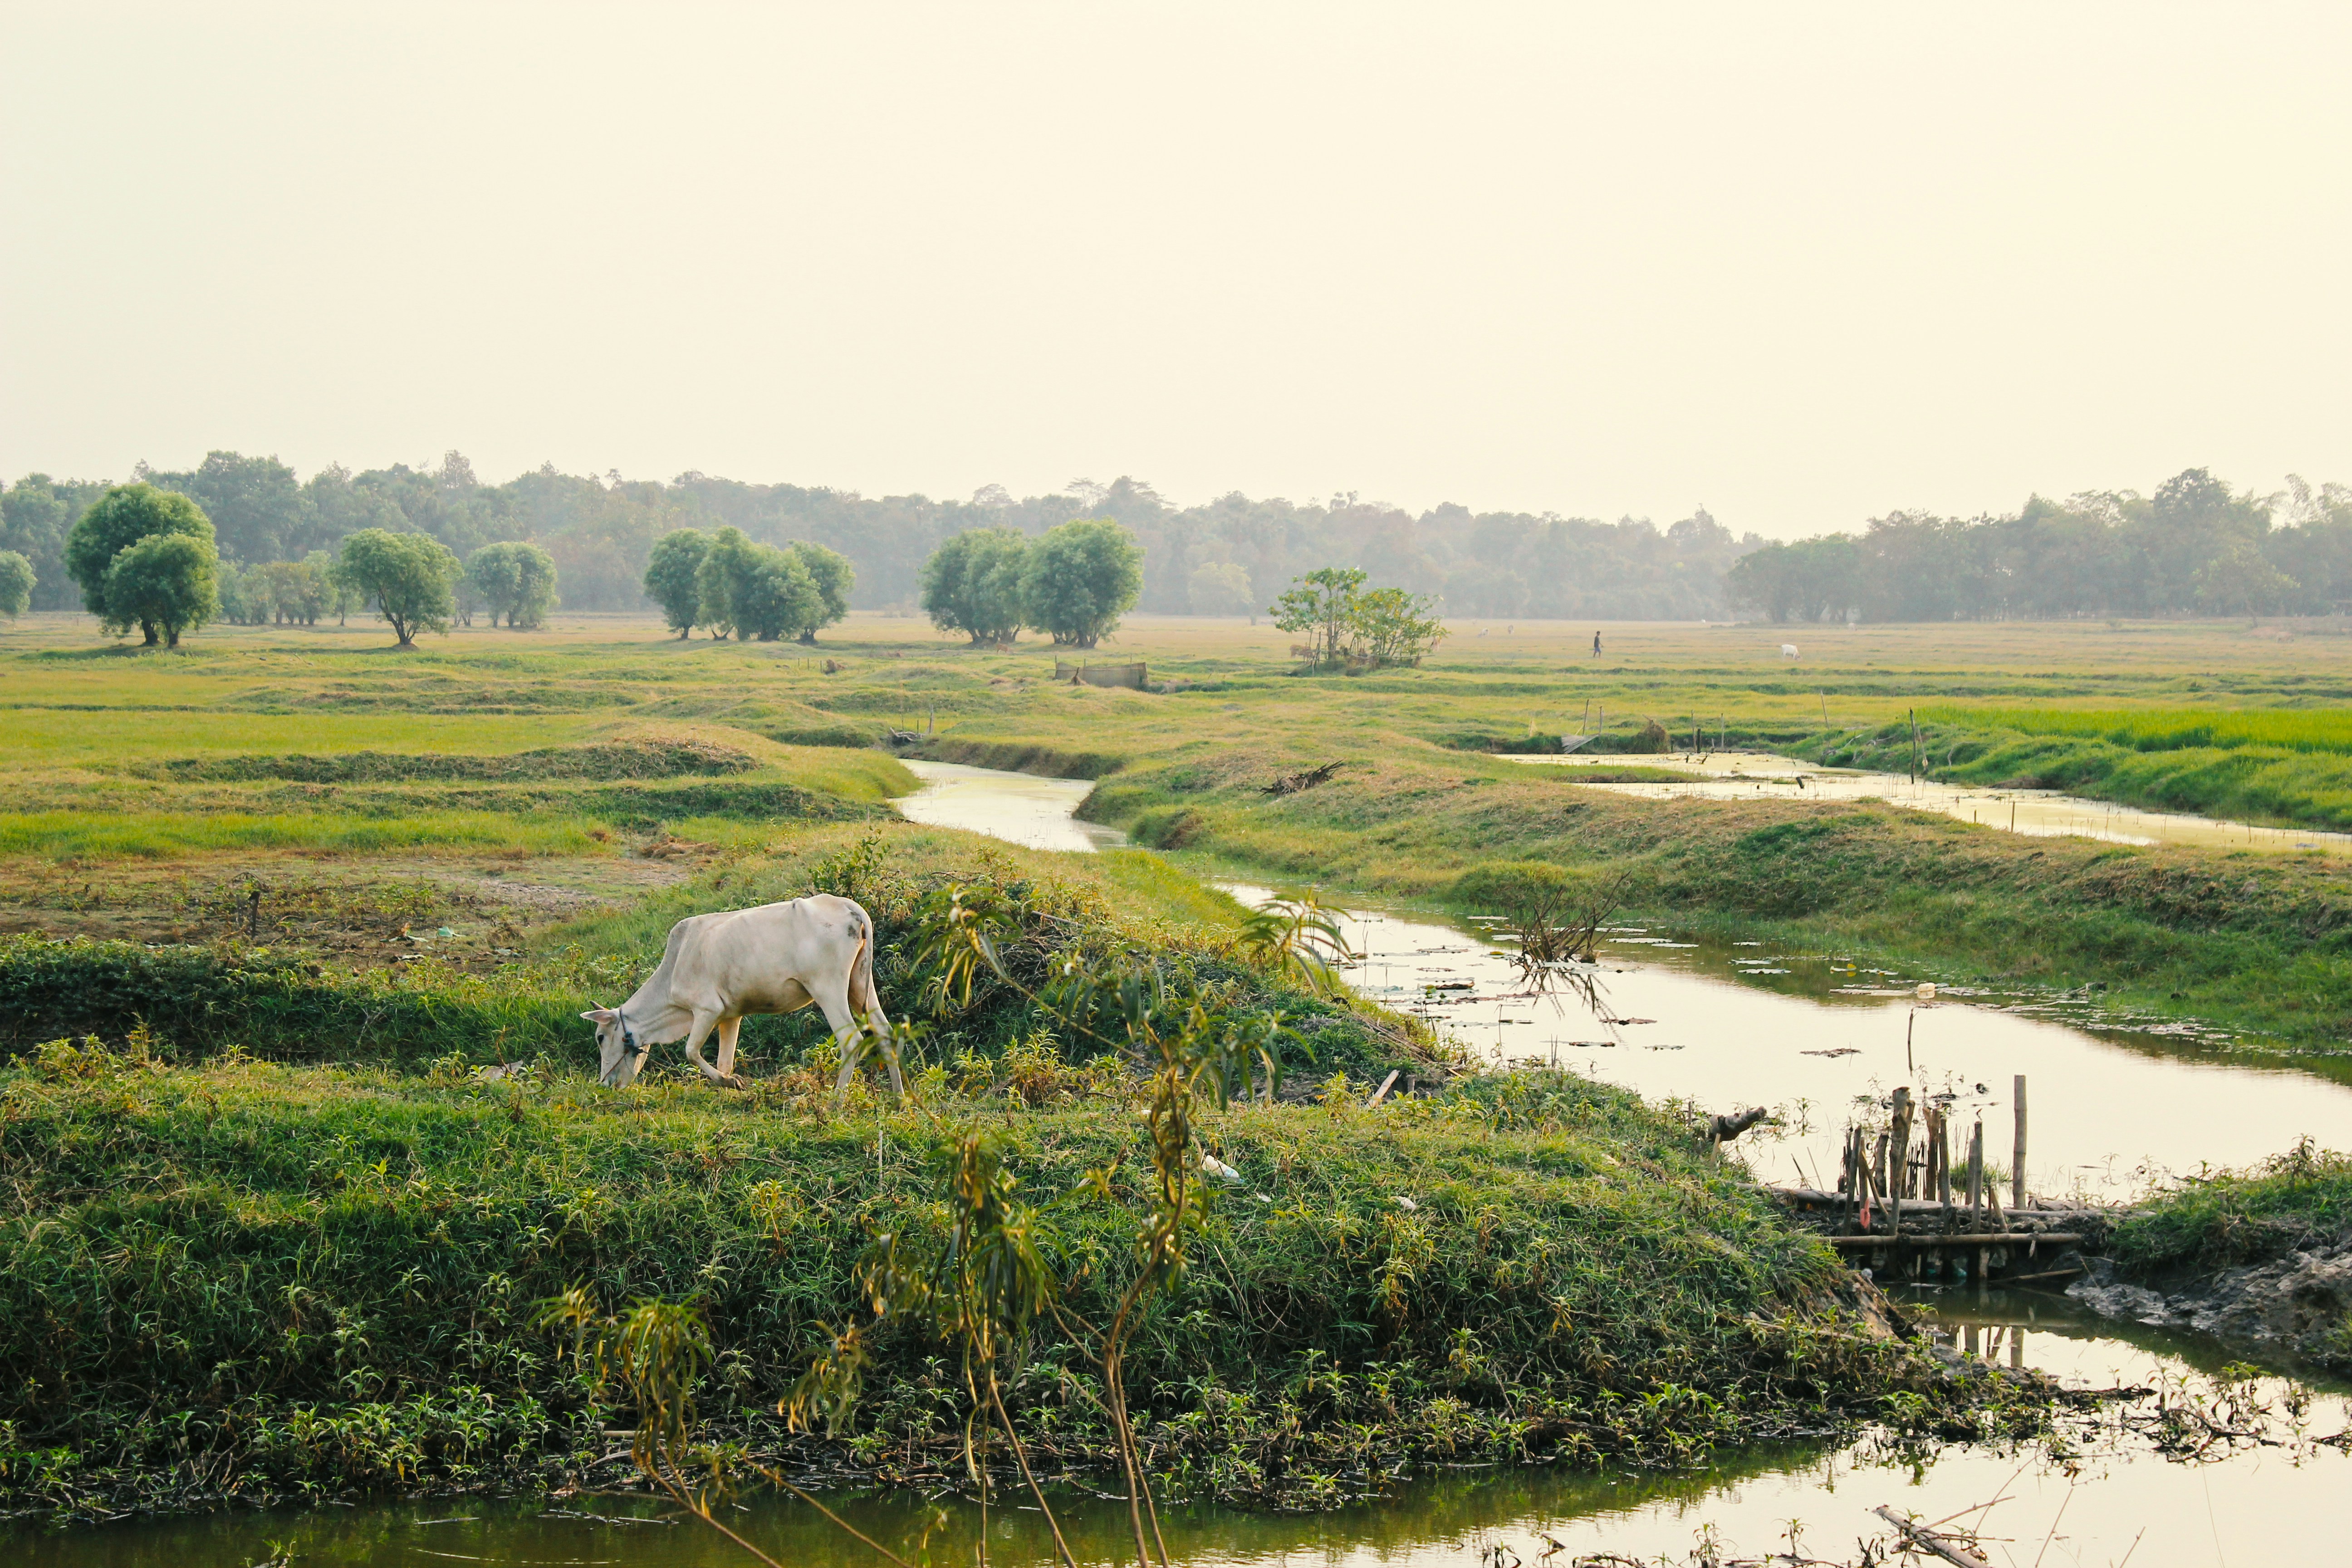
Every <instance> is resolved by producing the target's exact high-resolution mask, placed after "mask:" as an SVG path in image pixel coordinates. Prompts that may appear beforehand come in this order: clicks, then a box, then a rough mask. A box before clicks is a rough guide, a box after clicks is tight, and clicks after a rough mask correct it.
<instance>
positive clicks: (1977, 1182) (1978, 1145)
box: [1969, 1121, 1984, 1230]
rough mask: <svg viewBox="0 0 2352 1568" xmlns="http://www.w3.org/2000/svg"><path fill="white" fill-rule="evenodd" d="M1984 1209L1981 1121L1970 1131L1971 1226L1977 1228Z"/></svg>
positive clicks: (1971, 1228)
mask: <svg viewBox="0 0 2352 1568" xmlns="http://www.w3.org/2000/svg"><path fill="white" fill-rule="evenodd" d="M1983 1211H1984V1123H1983V1122H1981V1121H1979V1122H1978V1123H1977V1124H1976V1126H1975V1127H1973V1128H1971V1129H1970V1130H1969V1229H1970V1230H1974V1229H1976V1228H1977V1216H1978V1215H1980V1214H1981V1213H1983Z"/></svg>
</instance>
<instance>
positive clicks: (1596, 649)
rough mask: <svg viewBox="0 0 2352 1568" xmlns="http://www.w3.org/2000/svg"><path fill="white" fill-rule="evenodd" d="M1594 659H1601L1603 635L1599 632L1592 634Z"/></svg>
mask: <svg viewBox="0 0 2352 1568" xmlns="http://www.w3.org/2000/svg"><path fill="white" fill-rule="evenodd" d="M1592 657H1593V658H1600V657H1601V634H1600V633H1599V632H1597V631H1596V632H1594V633H1593V634H1592Z"/></svg>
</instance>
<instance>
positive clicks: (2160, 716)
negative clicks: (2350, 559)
mask: <svg viewBox="0 0 2352 1568" xmlns="http://www.w3.org/2000/svg"><path fill="white" fill-rule="evenodd" d="M1920 721H1921V740H1922V742H1923V744H1924V748H1925V752H1926V755H1927V763H1928V765H1929V771H1930V773H1931V775H1932V776H1933V777H1935V778H1938V779H1943V780H1948V781H1950V782H1952V783H1957V784H1990V785H2007V786H2011V787H2017V788H2025V789H2055V790H2063V791H2065V792H2066V793H2068V794H2070V795H2085V796H2089V797H2091V798H2093V799H2096V800H2112V801H2116V802H2120V803H2122V804H2124V805H2137V806H2144V807H2148V808H2151V809H2154V810H2158V811H2178V812H2188V813H2191V814H2194V815H2197V816H2218V817H2226V818H2230V819H2231V820H2235V821H2251V822H2256V823H2261V824H2264V825H2282V826H2286V825H2294V826H2314V827H2323V828H2329V829H2334V830H2338V831H2341V830H2344V829H2347V828H2352V726H2347V722H2346V721H2345V719H2344V717H2343V716H2342V715H2341V714H2338V713H2333V712H2312V711H2306V710H2298V711H2290V712H2278V711H2261V710H2255V711H2246V710H2235V711H2221V710H2210V709H2167V710H2156V711H2142V710H2070V709H2063V708H2052V709H2031V710H2020V709H1990V710H1970V709H1959V708H1953V707H1949V706H1939V707H1935V708H1929V709H1926V710H1923V711H1922V712H1921V715H1920ZM1786 749H1787V750H1788V751H1789V752H1791V753H1792V754H1794V755H1798V756H1802V757H1804V758H1806V759H1808V760H1809V761H1812V762H1817V763H1822V764H1823V765H1825V766H1832V767H1852V768H1866V769H1877V770H1886V771H1892V772H1895V773H1902V772H1905V771H1906V770H1907V769H1908V768H1909V767H1910V765H1911V762H1910V759H1911V754H1912V749H1911V730H1910V726H1909V724H1908V723H1907V722H1902V721H1897V722H1893V723H1882V724H1875V725H1866V726H1861V727H1857V728H1850V729H1838V730H1832V731H1821V732H1818V733H1815V734H1812V735H1809V736H1805V737H1803V738H1801V739H1798V740H1793V741H1791V742H1789V744H1788V745H1787V747H1786Z"/></svg>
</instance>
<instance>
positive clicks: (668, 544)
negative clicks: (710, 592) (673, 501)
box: [646, 528, 710, 638]
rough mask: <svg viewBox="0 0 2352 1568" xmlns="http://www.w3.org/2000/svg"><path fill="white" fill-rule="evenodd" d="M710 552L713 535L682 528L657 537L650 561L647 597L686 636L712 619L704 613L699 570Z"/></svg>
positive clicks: (672, 626) (647, 564)
mask: <svg viewBox="0 0 2352 1568" xmlns="http://www.w3.org/2000/svg"><path fill="white" fill-rule="evenodd" d="M709 553H710V539H709V535H707V534H705V533H703V532H702V531H699V530H698V529H692V528H681V529H677V530H676V531H672V532H669V533H665V534H663V535H662V536H661V538H659V539H658V540H656V541H655V542H654V552H653V556H652V558H651V559H650V560H648V561H647V562H646V598H648V599H651V600H652V601H653V602H654V603H655V604H656V605H660V606H661V607H662V618H663V619H664V620H666V621H667V622H668V623H669V626H670V629H671V630H672V631H675V632H676V633H677V635H678V636H679V637H682V638H683V637H692V636H693V635H694V628H695V627H696V626H701V625H704V624H705V623H706V622H707V621H708V619H709V617H708V616H704V615H703V614H702V593H701V590H700V588H699V587H698V586H697V584H696V581H695V574H697V573H698V572H700V571H701V570H702V558H703V557H704V556H705V555H708V554H709Z"/></svg>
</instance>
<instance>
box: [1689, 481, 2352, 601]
mask: <svg viewBox="0 0 2352 1568" xmlns="http://www.w3.org/2000/svg"><path fill="white" fill-rule="evenodd" d="M1725 587H1726V589H1727V591H1728V593H1729V595H1730V598H1731V602H1732V604H1733V605H1734V606H1735V607H1736V608H1739V609H1742V610H1745V611H1748V612H1749V613H1753V614H1757V615H1760V616H1763V618H1765V619H1767V620H1771V621H1844V620H1847V619H1859V620H1865V621H1946V620H1995V619H2036V620H2049V619H2061V618H2065V617H2069V616H2249V615H2325V614H2329V613H2332V612H2335V611H2337V610H2340V609H2342V608H2343V607H2344V606H2345V605H2346V604H2347V601H2352V489H2347V487H2345V486H2343V485H2334V484H2331V485H2323V486H2320V487H2317V488H2314V487H2313V486H2311V485H2309V484H2307V483H2306V482H2305V481H2304V480H2303V479H2289V481H2288V489H2287V490H2286V492H2285V493H2284V495H2280V496H2273V497H2266V498H2265V497H2256V496H2254V495H2252V493H2250V492H2233V491H2231V489H2230V487H2229V486H2228V485H2227V484H2225V483H2224V482H2222V481H2221V479H2216V478H2214V477H2213V476H2212V475H2211V474H2210V473H2209V472H2207V471H2206V470H2205V469H2203V468H2190V469H2189V470H2187V471H2186V472H2184V473H2180V474H2177V475H2175V476H2174V477H2173V478H2171V479H2167V480H2166V481H2165V482H2164V483H2163V484H2161V485H2159V486H2158V488H2157V491H2156V494H2155V495H2153V496H2145V497H2144V496H2140V495H2138V494H2136V493H2134V492H2132V491H2129V490H2101V491H2095V492H2091V493H2086V494H2083V495H2077V496H2073V497H2070V498H2068V499H2067V500H2063V501H2053V500H2045V499H2043V498H2042V497H2041V496H2034V497H2032V498H2030V499H2029V500H2027V501H2026V503H2025V505H2024V507H2023V508H2022V509H2021V510H2019V511H2018V512H2016V513H2015V514H2013V515H2011V516H2002V517H1977V518H1966V519H1963V518H1956V517H1937V516H1934V515H1932V514H1930V513H1927V512H1921V511H1895V512H1889V513H1887V514H1886V515H1885V517H1875V518H1873V519H1871V520H1870V521H1869V524H1868V526H1866V527H1865V528H1864V530H1863V531H1861V532H1860V533H1828V534H1822V535H1820V536H1819V537H1817V538H1812V539H1802V540H1799V541H1797V542H1794V543H1790V544H1767V545H1765V546H1763V547H1762V548H1760V549H1758V550H1754V551H1751V552H1748V554H1746V555H1743V556H1742V557H1740V559H1739V560H1738V563H1735V564H1734V565H1733V566H1732V567H1731V569H1730V571H1729V572H1728V573H1727V574H1726V577H1725Z"/></svg>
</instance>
